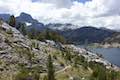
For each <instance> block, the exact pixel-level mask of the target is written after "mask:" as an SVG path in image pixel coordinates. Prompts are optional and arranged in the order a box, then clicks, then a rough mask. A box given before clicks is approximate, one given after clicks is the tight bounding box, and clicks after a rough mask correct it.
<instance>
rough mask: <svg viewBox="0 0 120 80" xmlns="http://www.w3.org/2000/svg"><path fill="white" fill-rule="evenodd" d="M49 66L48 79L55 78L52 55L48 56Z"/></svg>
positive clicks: (52, 79)
mask: <svg viewBox="0 0 120 80" xmlns="http://www.w3.org/2000/svg"><path fill="white" fill-rule="evenodd" d="M47 68H48V80H55V76H54V67H53V62H52V58H51V55H49V56H48V64H47Z"/></svg>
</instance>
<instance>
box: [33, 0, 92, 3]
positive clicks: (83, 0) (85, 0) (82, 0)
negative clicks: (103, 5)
mask: <svg viewBox="0 0 120 80" xmlns="http://www.w3.org/2000/svg"><path fill="white" fill-rule="evenodd" d="M32 1H33V2H36V1H40V0H32ZM73 1H78V2H81V3H85V2H87V1H91V0H73Z"/></svg>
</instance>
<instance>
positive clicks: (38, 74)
mask: <svg viewBox="0 0 120 80" xmlns="http://www.w3.org/2000/svg"><path fill="white" fill-rule="evenodd" d="M48 55H51V57H52V61H53V66H54V70H55V73H54V74H55V75H54V76H55V78H56V80H113V79H115V80H120V73H119V68H118V67H116V66H115V65H113V64H111V63H109V62H108V61H106V60H104V59H102V58H100V57H99V56H98V55H96V54H93V53H92V52H89V51H87V50H85V49H82V48H78V47H76V46H74V45H62V44H60V43H58V42H57V43H56V42H54V41H49V40H46V42H40V41H37V40H31V39H28V38H27V37H24V36H23V35H22V34H21V33H20V32H19V31H18V30H16V29H15V28H13V27H11V26H9V25H8V24H6V23H4V22H3V21H0V80H48V79H47V73H48V68H47V65H46V64H47V63H48Z"/></svg>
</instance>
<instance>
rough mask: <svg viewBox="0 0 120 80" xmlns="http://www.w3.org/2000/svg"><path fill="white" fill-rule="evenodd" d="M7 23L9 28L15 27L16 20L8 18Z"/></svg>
mask: <svg viewBox="0 0 120 80" xmlns="http://www.w3.org/2000/svg"><path fill="white" fill-rule="evenodd" d="M8 23H9V25H10V26H12V27H15V25H16V19H15V17H14V15H12V16H10V18H9V21H8Z"/></svg>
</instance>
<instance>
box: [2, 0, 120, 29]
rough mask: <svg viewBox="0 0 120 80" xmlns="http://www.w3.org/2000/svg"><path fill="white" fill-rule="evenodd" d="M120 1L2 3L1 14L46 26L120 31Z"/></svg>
mask: <svg viewBox="0 0 120 80" xmlns="http://www.w3.org/2000/svg"><path fill="white" fill-rule="evenodd" d="M119 3H120V0H37V1H36V0H0V14H2V13H9V14H14V15H15V16H19V15H20V13H21V12H25V13H28V14H30V15H31V16H32V17H33V18H35V19H37V20H38V21H40V22H43V23H72V24H75V25H79V26H88V25H89V26H95V27H106V28H110V29H120V22H119V21H120V4H119Z"/></svg>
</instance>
